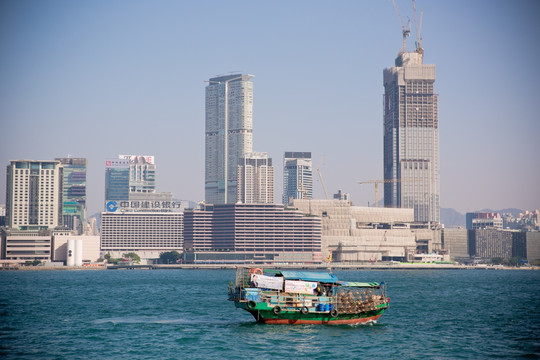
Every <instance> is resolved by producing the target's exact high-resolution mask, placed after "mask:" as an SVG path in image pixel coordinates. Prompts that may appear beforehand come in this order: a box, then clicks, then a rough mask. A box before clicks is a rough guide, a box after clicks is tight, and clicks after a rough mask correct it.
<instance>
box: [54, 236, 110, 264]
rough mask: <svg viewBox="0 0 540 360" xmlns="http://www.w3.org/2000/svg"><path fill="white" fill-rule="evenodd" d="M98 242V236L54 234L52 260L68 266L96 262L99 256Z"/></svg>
mask: <svg viewBox="0 0 540 360" xmlns="http://www.w3.org/2000/svg"><path fill="white" fill-rule="evenodd" d="M99 242H100V238H99V236H86V235H71V234H68V235H66V234H59V235H57V234H55V235H54V236H53V244H52V247H53V252H52V261H54V262H63V263H64V264H65V265H68V266H81V265H82V264H83V263H91V262H96V261H97V260H98V259H99V258H100V257H101V252H100V248H99ZM70 251H71V252H70ZM70 255H71V256H70ZM76 255H77V256H76Z"/></svg>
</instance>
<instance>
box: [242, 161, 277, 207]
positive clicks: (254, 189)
mask: <svg viewBox="0 0 540 360" xmlns="http://www.w3.org/2000/svg"><path fill="white" fill-rule="evenodd" d="M237 178H238V186H237V189H238V194H237V202H241V203H244V204H273V203H274V167H273V166H272V159H269V158H268V155H267V154H266V153H248V154H246V155H245V156H244V157H242V158H240V163H239V164H238V176H237Z"/></svg>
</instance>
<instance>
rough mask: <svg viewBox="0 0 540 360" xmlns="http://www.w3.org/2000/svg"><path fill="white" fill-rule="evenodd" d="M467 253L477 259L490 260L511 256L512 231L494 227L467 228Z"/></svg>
mask: <svg viewBox="0 0 540 360" xmlns="http://www.w3.org/2000/svg"><path fill="white" fill-rule="evenodd" d="M468 233H469V255H470V257H471V258H474V259H477V260H478V261H483V262H491V260H492V259H494V258H502V259H510V258H512V256H513V253H512V250H513V232H512V231H504V230H495V229H476V230H468Z"/></svg>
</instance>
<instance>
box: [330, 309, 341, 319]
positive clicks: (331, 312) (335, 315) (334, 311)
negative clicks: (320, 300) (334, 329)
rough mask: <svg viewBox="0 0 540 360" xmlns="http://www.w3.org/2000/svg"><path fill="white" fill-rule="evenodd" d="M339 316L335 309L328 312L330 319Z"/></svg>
mask: <svg viewBox="0 0 540 360" xmlns="http://www.w3.org/2000/svg"><path fill="white" fill-rule="evenodd" d="M338 314H339V312H338V311H337V309H332V311H330V316H331V317H337V316H338Z"/></svg>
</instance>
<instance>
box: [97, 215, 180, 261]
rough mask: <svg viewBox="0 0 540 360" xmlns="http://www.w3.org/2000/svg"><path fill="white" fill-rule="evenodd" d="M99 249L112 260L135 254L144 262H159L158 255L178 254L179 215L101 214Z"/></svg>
mask: <svg viewBox="0 0 540 360" xmlns="http://www.w3.org/2000/svg"><path fill="white" fill-rule="evenodd" d="M100 246H101V251H102V252H103V253H104V254H106V253H109V254H111V256H112V257H121V256H122V254H124V253H128V252H135V253H137V254H138V255H139V256H140V257H141V259H143V260H145V261H148V260H149V259H157V258H159V254H160V253H161V252H165V251H173V250H176V251H179V250H181V249H182V246H183V213H181V212H172V211H165V212H154V211H146V212H144V211H133V212H124V211H115V212H110V211H109V212H103V213H101V245H100Z"/></svg>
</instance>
